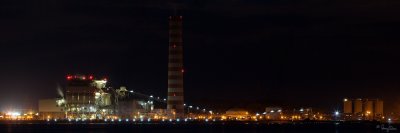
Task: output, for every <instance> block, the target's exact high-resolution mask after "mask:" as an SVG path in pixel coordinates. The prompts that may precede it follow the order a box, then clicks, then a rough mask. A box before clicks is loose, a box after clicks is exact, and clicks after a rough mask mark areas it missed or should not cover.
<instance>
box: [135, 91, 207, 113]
mask: <svg viewBox="0 0 400 133" xmlns="http://www.w3.org/2000/svg"><path fill="white" fill-rule="evenodd" d="M129 92H130V93H134V92H135V91H133V90H130V91H129ZM149 98H151V99H153V98H154V96H153V95H150V96H149ZM157 100H161V98H160V97H157ZM166 101H167V99H166V98H164V99H163V102H166ZM183 106H185V107H187V108H188V109H192V108H193V107H194V106H191V105H190V106H187V105H186V104H183ZM196 110H200V107H199V106H197V107H196ZM202 111H203V112H207V110H206V109H205V108H204V109H202ZM208 112H209V113H210V114H213V111H212V110H209V111H208Z"/></svg>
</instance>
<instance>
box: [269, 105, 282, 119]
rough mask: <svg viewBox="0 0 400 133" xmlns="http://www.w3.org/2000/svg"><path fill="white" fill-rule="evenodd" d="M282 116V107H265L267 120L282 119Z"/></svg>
mask: <svg viewBox="0 0 400 133" xmlns="http://www.w3.org/2000/svg"><path fill="white" fill-rule="evenodd" d="M281 117H282V108H281V107H266V108H265V118H266V119H267V120H280V119H281Z"/></svg>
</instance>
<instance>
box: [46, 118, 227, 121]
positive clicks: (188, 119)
mask: <svg viewBox="0 0 400 133" xmlns="http://www.w3.org/2000/svg"><path fill="white" fill-rule="evenodd" d="M192 120H193V119H191V118H186V119H183V121H184V122H188V121H192ZM47 121H48V122H50V121H54V122H57V121H58V119H53V120H50V119H47ZM68 121H69V122H79V121H82V122H85V121H87V119H82V120H80V119H68ZM115 121H118V122H123V120H122V119H104V122H115ZM139 121H140V122H151V121H152V119H151V118H148V119H146V120H145V119H138V120H136V119H132V122H139ZM161 121H162V122H165V121H168V122H180V121H181V119H175V120H174V119H168V120H166V119H162V120H161ZM204 121H205V122H208V121H209V119H204ZM212 121H214V122H215V121H217V120H216V119H212ZM221 121H222V119H221ZM125 122H130V120H129V119H125Z"/></svg>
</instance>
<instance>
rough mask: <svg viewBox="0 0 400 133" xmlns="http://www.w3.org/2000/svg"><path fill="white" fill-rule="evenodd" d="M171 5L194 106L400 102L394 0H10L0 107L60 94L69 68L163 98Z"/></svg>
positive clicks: (1, 10)
mask: <svg viewBox="0 0 400 133" xmlns="http://www.w3.org/2000/svg"><path fill="white" fill-rule="evenodd" d="M174 7H178V9H179V10H178V13H179V14H181V15H183V19H184V50H185V53H184V54H185V55H184V56H185V57H184V59H185V72H186V73H185V95H186V102H187V103H194V104H200V105H205V104H206V105H207V106H210V107H213V106H214V107H216V106H218V107H219V106H221V107H222V106H225V107H233V106H245V105H248V104H249V103H260V104H263V105H285V106H313V107H319V108H324V109H327V110H330V109H334V108H338V107H340V103H341V100H342V98H343V97H354V98H358V97H363V98H364V97H365V98H382V99H384V100H385V106H386V107H389V106H390V108H392V109H391V110H394V109H396V110H397V111H398V110H400V106H399V105H398V103H399V101H400V98H399V97H398V95H399V94H400V84H399V81H400V62H399V58H400V52H399V51H400V45H399V44H400V40H399V35H400V33H399V32H400V17H399V14H400V9H398V7H400V2H399V1H396V0H335V1H333V0H331V1H324V0H185V1H168V0H33V1H32V0H2V1H0V90H1V93H0V108H2V109H9V108H29V107H32V106H33V107H35V105H36V104H37V100H38V99H40V98H52V97H56V96H57V93H56V89H55V88H56V86H57V83H59V84H63V83H64V82H65V75H66V74H73V73H81V74H85V73H90V74H95V75H98V76H106V77H108V78H109V79H110V83H111V84H110V85H111V86H114V87H118V86H121V85H125V86H127V87H128V88H129V89H134V90H136V91H140V92H143V93H146V94H155V95H159V96H165V95H166V93H167V92H166V91H167V55H168V53H167V52H168V16H169V15H172V14H173V12H174ZM210 101H213V102H210ZM235 104H237V105H235ZM387 109H389V108H387Z"/></svg>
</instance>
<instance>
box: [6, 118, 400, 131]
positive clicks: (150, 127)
mask: <svg viewBox="0 0 400 133" xmlns="http://www.w3.org/2000/svg"><path fill="white" fill-rule="evenodd" d="M378 124H379V123H377V122H367V121H363V122H360V121H354V122H334V121H326V122H317V121H315V122H311V121H296V122H288V123H272V122H270V123H269V122H254V121H253V122H242V121H239V122H237V121H235V122H233V121H232V122H231V121H229V122H227V121H224V122H204V121H201V122H200V121H199V122H150V123H149V122H123V121H121V122H115V121H114V122H107V123H105V122H68V121H57V122H51V121H50V122H47V121H0V132H60V133H66V132H115V131H128V132H201V133H207V132H228V133H229V132H254V133H264V132H273V133H274V132H279V133H296V132H319V133H321V132H324V133H325V132H332V133H342V132H345V133H347V132H349V133H350V132H352V133H353V132H360V133H361V132H363V133H369V132H383V131H381V130H380V129H376V125H378ZM392 125H393V126H394V127H397V128H398V127H399V126H400V125H399V124H392Z"/></svg>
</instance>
